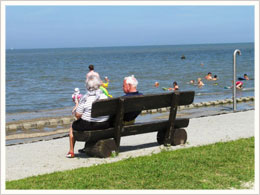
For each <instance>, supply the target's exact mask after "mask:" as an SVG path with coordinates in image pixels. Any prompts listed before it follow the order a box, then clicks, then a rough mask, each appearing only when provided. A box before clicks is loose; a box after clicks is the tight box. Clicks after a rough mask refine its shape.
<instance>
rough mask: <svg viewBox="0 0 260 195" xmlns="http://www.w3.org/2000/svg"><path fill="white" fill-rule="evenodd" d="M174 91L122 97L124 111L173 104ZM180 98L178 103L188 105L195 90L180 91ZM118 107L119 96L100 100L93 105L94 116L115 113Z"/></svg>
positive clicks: (92, 113)
mask: <svg viewBox="0 0 260 195" xmlns="http://www.w3.org/2000/svg"><path fill="white" fill-rule="evenodd" d="M174 93H175V92H172V93H162V94H155V95H154V94H153V95H142V96H130V97H129V96H124V97H121V98H124V99H125V102H124V112H125V113H128V112H133V111H138V110H140V111H141V110H147V109H157V108H164V107H168V106H171V105H172V101H173V100H174V98H173V94H174ZM179 93H180V98H179V101H178V105H179V106H180V105H188V104H191V103H192V102H193V99H194V94H195V92H194V91H185V92H179ZM117 109H118V98H111V99H108V100H99V101H97V102H95V103H93V105H92V112H91V116H92V117H98V116H105V115H114V114H116V113H117Z"/></svg>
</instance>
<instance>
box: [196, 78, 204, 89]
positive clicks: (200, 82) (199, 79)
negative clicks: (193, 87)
mask: <svg viewBox="0 0 260 195" xmlns="http://www.w3.org/2000/svg"><path fill="white" fill-rule="evenodd" d="M197 84H198V87H202V86H203V85H204V83H203V82H202V80H201V78H198V83H197Z"/></svg>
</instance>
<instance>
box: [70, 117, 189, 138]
mask: <svg viewBox="0 0 260 195" xmlns="http://www.w3.org/2000/svg"><path fill="white" fill-rule="evenodd" d="M168 123H169V121H168V120H160V121H153V122H146V123H136V124H134V125H128V126H124V127H123V129H122V132H121V136H130V135H135V134H143V133H150V132H155V131H158V130H161V129H166V128H167V125H168ZM188 125H189V119H188V118H181V119H176V120H175V125H174V128H176V129H179V128H185V127H187V126H188ZM114 134H115V128H109V129H102V130H92V131H73V135H74V137H75V140H77V141H87V142H96V141H98V140H100V139H108V138H113V137H114Z"/></svg>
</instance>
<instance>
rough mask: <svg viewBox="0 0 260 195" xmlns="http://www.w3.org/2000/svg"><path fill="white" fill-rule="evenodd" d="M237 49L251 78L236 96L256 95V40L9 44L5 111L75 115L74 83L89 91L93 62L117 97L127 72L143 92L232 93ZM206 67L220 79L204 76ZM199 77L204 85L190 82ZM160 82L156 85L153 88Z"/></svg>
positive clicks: (207, 96) (240, 67)
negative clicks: (173, 89) (174, 89)
mask: <svg viewBox="0 0 260 195" xmlns="http://www.w3.org/2000/svg"><path fill="white" fill-rule="evenodd" d="M235 49H239V50H240V51H241V54H242V55H241V56H237V57H236V59H237V77H243V75H244V74H245V73H246V74H247V75H248V76H249V78H250V80H248V81H244V89H243V90H238V91H237V97H243V96H254V88H255V85H254V73H255V70H254V68H255V64H254V63H255V62H254V43H228V44H194V45H161V46H127V47H95V48H94V47H86V48H57V49H7V50H6V74H5V75H6V78H5V79H6V91H5V94H6V115H7V116H8V115H12V114H19V113H21V114H22V113H29V114H28V116H30V113H37V112H42V111H45V110H48V111H50V110H51V111H54V112H55V110H60V109H61V110H62V112H64V113H63V114H64V115H67V114H71V112H70V111H71V109H72V107H73V106H74V103H73V101H72V98H71V95H72V93H73V92H74V88H76V87H77V88H79V89H80V92H81V93H82V94H84V93H86V89H85V78H86V73H88V66H89V65H90V64H93V65H94V67H95V71H97V72H98V73H99V74H100V76H101V78H102V79H104V77H105V76H107V77H108V78H109V80H110V83H109V86H108V88H107V89H108V91H109V93H110V94H111V95H112V96H113V97H119V96H122V95H123V94H124V93H123V90H122V85H123V79H124V77H126V76H131V75H134V76H135V77H136V78H137V80H138V83H139V84H138V90H139V91H140V92H142V93H143V94H157V93H168V92H167V91H164V90H163V88H164V87H165V88H168V87H172V84H173V82H174V81H176V82H177V83H178V86H179V89H180V91H187V90H193V91H195V94H196V95H195V99H194V102H203V101H211V100H219V99H225V98H231V97H232V90H231V89H227V87H229V86H231V85H232V79H233V53H234V50H235ZM182 56H185V59H182V58H181V57H182ZM208 72H211V73H212V75H213V76H214V75H217V76H218V78H219V79H218V80H217V81H207V80H205V79H204V77H205V75H207V73H208ZM199 77H200V78H202V81H203V82H204V84H205V85H204V86H203V87H201V88H199V87H197V86H195V85H191V84H189V81H190V80H197V78H199ZM156 81H157V82H159V84H160V85H159V87H158V88H156V87H154V83H155V82H156ZM64 108H67V109H64ZM67 112H68V113H67ZM7 118H8V117H7Z"/></svg>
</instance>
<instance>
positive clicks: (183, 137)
mask: <svg viewBox="0 0 260 195" xmlns="http://www.w3.org/2000/svg"><path fill="white" fill-rule="evenodd" d="M165 133H166V130H165V129H164V130H160V131H158V133H157V142H158V144H159V145H162V144H164V143H165ZM186 141H187V132H186V131H185V129H174V134H173V135H172V136H171V140H170V142H171V145H172V146H177V145H180V144H185V143H186Z"/></svg>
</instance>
